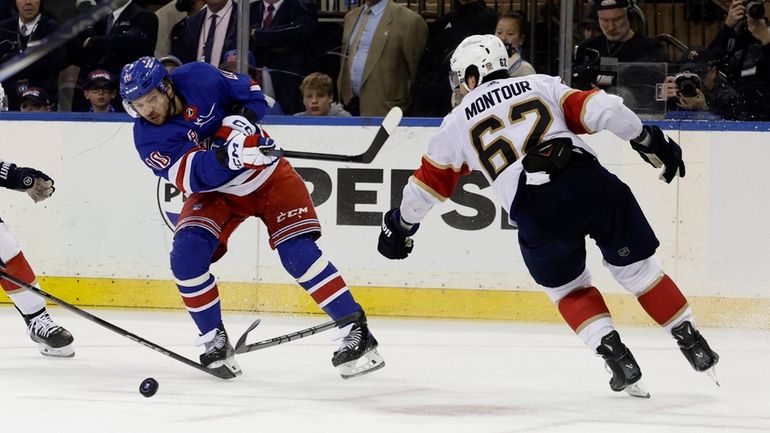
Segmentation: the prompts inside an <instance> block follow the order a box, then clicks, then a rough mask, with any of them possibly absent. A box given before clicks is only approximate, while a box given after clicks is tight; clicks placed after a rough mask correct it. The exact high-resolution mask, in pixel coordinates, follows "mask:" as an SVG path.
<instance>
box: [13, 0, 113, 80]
mask: <svg viewBox="0 0 770 433" xmlns="http://www.w3.org/2000/svg"><path fill="white" fill-rule="evenodd" d="M126 3H128V0H102V1H101V2H100V3H99V4H97V5H96V6H94V7H92V8H90V9H88V10H86V11H85V12H83V13H82V14H80V15H78V16H76V17H73V18H72V19H71V20H69V21H67V22H66V23H65V24H63V25H61V26H60V27H59V28H58V29H57V30H56V31H54V32H53V33H51V34H49V35H48V36H46V37H44V38H43V39H41V40H40V41H39V43H38V44H37V45H35V46H34V47H29V48H27V49H26V50H24V51H22V52H21V53H19V54H17V55H15V56H13V58H11V59H10V60H8V61H7V62H5V63H3V64H2V65H0V81H5V80H7V79H8V78H11V77H12V76H14V75H15V74H17V73H18V72H20V71H22V70H23V69H24V68H26V67H27V66H29V65H31V64H33V63H35V62H36V61H38V60H40V59H41V58H43V56H45V55H47V54H48V53H50V52H51V51H53V50H55V49H56V48H59V46H61V45H63V44H64V43H66V42H67V41H69V40H70V39H72V38H74V37H75V36H77V35H79V34H80V33H82V32H83V31H84V30H86V29H87V28H88V27H89V26H92V25H94V24H96V23H97V22H98V21H99V20H101V19H102V18H104V17H106V16H107V14H108V13H110V12H112V11H113V10H115V9H117V8H119V7H121V6H123V5H124V4H126Z"/></svg>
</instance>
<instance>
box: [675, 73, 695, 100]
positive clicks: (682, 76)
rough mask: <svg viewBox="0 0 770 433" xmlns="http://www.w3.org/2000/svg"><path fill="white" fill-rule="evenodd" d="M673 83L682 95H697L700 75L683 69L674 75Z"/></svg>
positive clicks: (689, 96) (690, 96)
mask: <svg viewBox="0 0 770 433" xmlns="http://www.w3.org/2000/svg"><path fill="white" fill-rule="evenodd" d="M674 84H676V88H677V90H678V91H679V93H680V94H681V95H682V96H686V97H688V98H692V97H695V96H698V89H700V77H699V76H698V74H695V73H692V72H690V71H684V72H680V73H678V74H676V75H675V76H674Z"/></svg>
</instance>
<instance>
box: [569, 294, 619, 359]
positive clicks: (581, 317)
mask: <svg viewBox="0 0 770 433" xmlns="http://www.w3.org/2000/svg"><path fill="white" fill-rule="evenodd" d="M558 307H559V313H561V315H562V317H564V320H565V321H566V322H567V324H568V325H569V326H570V328H572V330H573V331H575V333H576V334H577V335H578V337H580V339H581V340H583V343H585V345H586V346H588V348H589V349H591V350H593V351H596V348H597V347H599V344H600V343H601V339H602V337H604V336H605V335H607V334H609V333H610V332H612V331H614V330H615V327H614V325H613V323H612V317H611V316H610V310H609V309H608V308H607V304H605V303H604V298H603V297H602V294H601V293H600V292H599V290H598V289H597V288H596V287H583V288H580V289H576V290H573V291H572V292H570V293H569V294H568V295H567V296H565V297H563V298H562V299H561V300H560V301H559V303H558Z"/></svg>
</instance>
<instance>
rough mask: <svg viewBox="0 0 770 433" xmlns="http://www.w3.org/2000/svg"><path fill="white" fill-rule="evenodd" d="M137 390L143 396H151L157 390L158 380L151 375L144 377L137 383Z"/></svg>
mask: <svg viewBox="0 0 770 433" xmlns="http://www.w3.org/2000/svg"><path fill="white" fill-rule="evenodd" d="M139 392H140V393H141V394H142V395H143V396H145V397H152V396H153V395H155V393H156V392H158V381H157V380H155V379H153V378H151V377H148V378H147V379H144V380H143V381H142V384H141V385H139Z"/></svg>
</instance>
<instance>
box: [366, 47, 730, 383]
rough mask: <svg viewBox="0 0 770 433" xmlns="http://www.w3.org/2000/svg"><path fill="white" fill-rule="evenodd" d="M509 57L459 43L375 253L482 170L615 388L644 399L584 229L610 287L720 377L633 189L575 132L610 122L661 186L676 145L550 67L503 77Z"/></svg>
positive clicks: (396, 249) (400, 254)
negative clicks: (423, 150)
mask: <svg viewBox="0 0 770 433" xmlns="http://www.w3.org/2000/svg"><path fill="white" fill-rule="evenodd" d="M507 60H508V56H507V53H506V50H505V47H504V46H503V44H502V42H501V41H500V39H498V38H497V37H496V36H492V35H476V36H471V37H468V38H466V39H465V40H464V41H463V42H462V43H461V44H460V45H459V46H458V47H457V49H456V50H455V52H454V54H453V56H452V59H451V63H450V66H451V70H452V75H451V76H450V83H451V84H452V87H453V89H455V90H459V92H460V93H461V94H462V95H463V98H462V100H461V101H460V103H459V105H458V106H457V107H455V108H454V109H453V110H452V112H451V113H449V114H448V115H447V116H446V117H445V118H444V120H443V122H442V124H441V127H440V128H439V130H438V132H437V133H436V135H435V136H434V137H433V138H432V139H431V141H430V144H429V147H428V153H427V154H426V155H424V156H423V158H422V164H421V167H420V168H418V169H417V170H416V171H415V172H414V175H413V176H412V177H411V178H410V179H409V182H408V183H407V185H406V186H405V187H404V191H403V199H402V202H401V205H400V206H399V207H398V208H395V209H391V210H390V211H389V212H387V213H386V214H385V218H384V223H383V225H382V230H381V233H380V237H379V243H378V250H379V251H380V253H381V254H382V255H384V256H385V257H387V258H389V259H404V258H406V257H407V255H409V253H410V252H411V251H412V247H413V241H412V238H411V237H412V235H414V234H415V232H416V231H417V229H418V227H419V223H420V221H422V220H423V219H424V218H425V216H426V214H427V213H428V211H429V210H430V209H431V208H432V207H433V206H434V205H435V204H436V203H438V202H440V201H444V200H446V199H447V198H449V197H451V196H452V193H453V191H454V189H455V186H456V185H457V182H458V178H459V176H461V175H464V174H467V173H469V172H470V171H471V170H478V171H480V172H481V173H483V174H484V176H485V177H486V178H487V180H488V181H489V182H490V184H491V185H492V189H493V191H494V192H495V195H496V197H497V199H498V200H499V204H500V205H501V206H502V207H503V208H505V209H507V210H508V213H509V215H510V217H511V222H512V223H513V224H516V225H517V226H518V229H519V230H518V235H519V245H520V248H521V253H522V256H523V258H524V262H525V264H526V265H527V268H528V270H529V272H530V274H531V275H532V277H533V278H534V280H535V281H536V282H537V283H538V285H540V286H541V287H542V288H543V289H544V290H545V292H546V293H547V294H548V296H549V297H550V298H551V300H552V301H553V302H554V303H555V304H556V306H557V307H558V310H559V313H561V315H562V317H563V318H564V320H565V321H566V322H567V324H569V326H570V327H571V328H572V329H573V330H574V331H575V333H577V335H578V336H579V337H580V338H581V339H582V340H583V342H584V343H585V344H586V345H587V346H588V348H589V349H591V350H592V351H594V353H596V354H597V355H600V356H601V357H602V358H603V359H604V361H605V363H606V365H607V367H608V370H609V371H610V372H611V373H612V378H611V379H610V387H611V389H612V390H613V391H626V392H627V393H629V394H631V395H634V396H638V397H649V393H648V392H647V391H646V389H645V387H644V385H642V383H641V381H640V379H641V377H642V373H641V370H640V368H639V365H638V363H637V362H636V360H635V359H634V356H633V355H632V354H631V351H630V350H629V349H628V348H627V347H626V346H625V345H624V344H623V343H622V342H621V340H620V335H619V334H618V332H617V330H615V327H614V325H613V322H612V318H611V317H610V312H609V310H608V309H607V306H606V304H605V302H604V300H603V298H602V295H601V293H600V292H599V290H598V289H597V288H596V287H594V285H593V283H592V282H591V274H590V273H589V270H588V269H587V268H586V262H585V258H586V249H585V237H586V235H588V236H590V237H591V238H592V239H593V240H594V241H595V242H596V245H597V246H598V247H599V249H600V250H601V252H602V256H603V258H604V264H605V266H607V268H608V269H609V270H610V272H611V273H612V275H613V276H614V277H615V279H616V280H617V281H618V283H620V284H621V285H622V286H623V287H624V288H625V289H626V290H628V291H629V292H631V293H632V294H634V295H635V296H636V297H637V300H638V301H639V303H640V304H641V306H642V307H643V308H644V310H645V311H646V312H647V313H648V314H649V315H650V317H651V318H653V319H654V320H655V321H656V322H657V323H658V324H660V325H661V326H662V327H663V328H664V329H665V331H666V332H667V333H668V334H669V335H672V336H673V337H674V339H675V340H676V342H677V343H678V345H679V348H680V349H681V351H682V353H683V354H684V356H685V357H686V358H687V360H688V361H689V362H690V365H691V366H692V367H693V368H694V369H695V370H696V371H706V372H708V373H709V374H710V375H711V376H712V377H713V378H714V379H715V380H716V376H715V374H714V366H715V365H716V363H717V361H718V360H719V356H718V355H717V354H716V353H715V352H714V351H712V350H711V349H710V348H709V345H708V344H707V343H706V340H705V339H704V338H703V336H702V335H701V334H700V333H699V332H698V331H697V328H696V325H695V320H694V318H693V315H692V310H691V309H690V307H689V305H688V303H687V300H686V299H685V297H684V295H682V293H681V291H680V290H679V288H678V287H677V286H676V284H675V283H674V281H672V280H671V278H669V277H668V276H667V275H666V274H665V273H664V271H663V269H662V268H661V264H660V262H659V261H658V260H657V259H656V258H655V256H654V253H655V249H656V248H657V247H658V245H659V243H658V240H657V238H656V237H655V234H654V232H653V230H652V228H651V227H650V225H649V223H648V222H647V220H646V218H645V217H644V214H643V213H642V211H641V209H640V207H639V205H638V203H637V201H636V199H635V198H634V195H633V194H632V193H631V190H630V189H629V188H628V186H626V185H625V184H624V183H623V182H622V181H620V180H619V179H618V178H617V177H616V176H614V175H613V174H612V173H610V172H609V171H607V170H606V169H605V168H604V167H602V165H601V164H600V163H599V162H598V160H597V159H596V157H595V155H594V151H593V150H592V149H591V148H589V146H588V145H587V144H586V143H585V142H583V140H581V139H580V137H578V134H586V133H594V132H598V131H602V130H608V131H611V132H612V133H614V134H615V135H616V136H618V137H620V138H622V139H623V140H629V141H630V143H631V146H632V147H633V148H634V149H635V150H637V151H638V152H639V153H640V155H641V156H642V158H644V160H645V161H647V162H648V163H650V164H651V165H653V166H654V167H656V168H662V169H663V171H662V174H661V178H662V179H663V180H665V181H666V182H671V181H672V180H673V179H674V178H675V177H676V176H684V174H685V166H684V162H683V161H682V158H681V155H682V152H681V149H680V148H679V146H678V145H677V144H676V143H675V142H674V141H673V140H671V139H670V138H668V137H666V136H665V135H664V134H663V132H662V131H661V130H660V128H658V127H657V126H649V125H644V126H643V125H642V123H641V121H640V120H639V118H638V117H637V116H636V115H635V114H634V113H633V112H632V111H631V110H629V109H628V108H626V107H625V106H624V105H623V101H622V99H621V98H619V97H617V96H614V95H609V94H606V93H604V92H603V91H595V90H591V91H585V92H584V91H577V90H575V89H572V88H570V87H567V86H566V85H564V84H563V83H562V82H561V80H560V79H559V78H558V77H551V76H547V75H530V76H526V77H519V78H508V77H507Z"/></svg>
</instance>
